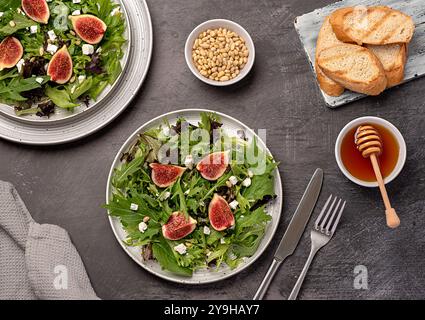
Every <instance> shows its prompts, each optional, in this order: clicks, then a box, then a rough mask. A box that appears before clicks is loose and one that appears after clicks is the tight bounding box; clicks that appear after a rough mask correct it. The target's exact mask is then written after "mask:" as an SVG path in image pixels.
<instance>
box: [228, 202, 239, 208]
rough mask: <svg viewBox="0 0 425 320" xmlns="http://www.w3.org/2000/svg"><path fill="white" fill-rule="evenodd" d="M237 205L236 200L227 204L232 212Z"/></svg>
mask: <svg viewBox="0 0 425 320" xmlns="http://www.w3.org/2000/svg"><path fill="white" fill-rule="evenodd" d="M238 205H239V202H237V201H236V200H233V201H232V202H230V203H229V206H230V208H232V209H233V210H235V209H236V208H237V207H238Z"/></svg>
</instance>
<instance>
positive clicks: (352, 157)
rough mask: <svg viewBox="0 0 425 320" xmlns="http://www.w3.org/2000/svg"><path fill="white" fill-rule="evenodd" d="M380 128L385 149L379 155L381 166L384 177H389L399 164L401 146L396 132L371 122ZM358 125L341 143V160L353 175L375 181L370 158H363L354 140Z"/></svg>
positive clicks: (367, 180) (364, 179) (377, 128)
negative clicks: (395, 134)
mask: <svg viewBox="0 0 425 320" xmlns="http://www.w3.org/2000/svg"><path fill="white" fill-rule="evenodd" d="M371 125H373V126H374V127H375V129H376V130H378V132H379V134H380V136H381V139H382V143H383V150H382V154H381V155H380V156H379V157H378V162H379V167H380V168H381V173H382V176H383V177H384V179H385V178H386V177H388V176H389V175H390V174H391V172H393V170H394V168H395V167H396V165H397V162H398V157H399V153H400V146H399V145H398V142H397V139H396V137H395V136H394V134H393V133H392V132H391V131H389V130H388V129H387V128H385V127H383V126H381V125H378V124H371ZM356 130H357V127H356V128H353V129H352V130H350V131H349V132H348V133H347V134H346V135H345V137H344V138H343V139H342V143H341V160H342V163H343V165H344V167H345V168H346V169H347V170H348V172H350V174H351V175H353V176H354V177H356V178H357V179H359V180H363V181H366V182H375V181H376V177H375V173H374V171H373V168H372V164H371V162H370V159H369V158H367V159H366V158H363V156H362V155H361V153H360V152H359V151H358V150H357V146H356V144H355V141H354V135H355V133H356Z"/></svg>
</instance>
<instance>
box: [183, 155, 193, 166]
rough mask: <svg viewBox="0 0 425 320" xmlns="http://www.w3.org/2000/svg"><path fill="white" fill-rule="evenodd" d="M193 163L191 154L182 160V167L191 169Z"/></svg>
mask: <svg viewBox="0 0 425 320" xmlns="http://www.w3.org/2000/svg"><path fill="white" fill-rule="evenodd" d="M194 163H195V162H194V161H193V157H192V155H191V154H189V155H187V156H186V158H185V159H184V165H185V166H186V167H187V168H189V169H192V168H193V164H194Z"/></svg>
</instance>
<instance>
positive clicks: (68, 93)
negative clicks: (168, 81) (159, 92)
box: [0, 0, 131, 123]
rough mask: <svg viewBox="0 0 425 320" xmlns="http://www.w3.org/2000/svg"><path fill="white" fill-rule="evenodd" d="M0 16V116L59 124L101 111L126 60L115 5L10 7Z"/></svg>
mask: <svg viewBox="0 0 425 320" xmlns="http://www.w3.org/2000/svg"><path fill="white" fill-rule="evenodd" d="M0 12H1V14H0V15H1V17H0V41H1V42H0V48H1V50H0V51H1V52H0V112H1V113H3V114H4V115H5V116H8V117H11V118H12V119H15V120H17V121H24V122H36V123H40V122H41V123H43V122H50V123H52V122H55V123H57V122H59V121H62V120H70V118H73V117H76V116H80V115H81V114H83V113H84V111H87V110H89V109H91V108H95V107H101V102H102V100H103V99H104V98H105V97H106V96H107V95H108V94H109V93H110V92H111V91H112V89H113V87H114V85H115V84H116V83H118V81H119V78H120V77H121V75H122V73H123V70H124V68H125V67H126V65H127V61H128V58H129V54H130V52H129V48H130V46H131V33H130V32H129V27H130V25H129V18H128V16H127V12H126V10H125V6H124V5H123V4H122V3H121V1H120V0H50V1H46V0H8V1H5V2H4V3H1V4H0Z"/></svg>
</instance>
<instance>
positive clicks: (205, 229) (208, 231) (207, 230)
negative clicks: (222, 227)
mask: <svg viewBox="0 0 425 320" xmlns="http://www.w3.org/2000/svg"><path fill="white" fill-rule="evenodd" d="M210 233H211V229H210V228H208V227H207V226H204V234H206V235H209V234H210Z"/></svg>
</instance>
